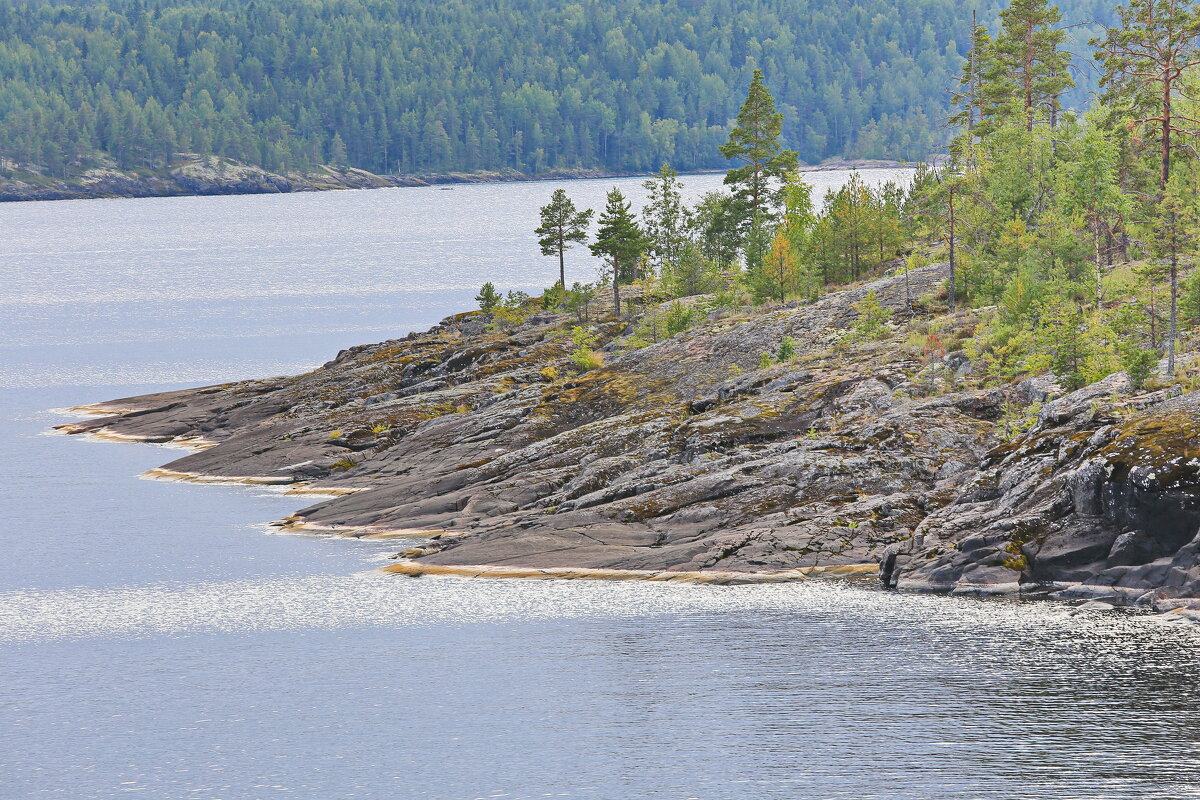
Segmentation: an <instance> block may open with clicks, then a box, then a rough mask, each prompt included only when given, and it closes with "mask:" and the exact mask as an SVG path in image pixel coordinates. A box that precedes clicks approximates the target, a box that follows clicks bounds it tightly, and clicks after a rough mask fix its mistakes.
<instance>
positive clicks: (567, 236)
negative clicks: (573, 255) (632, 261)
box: [534, 189, 594, 289]
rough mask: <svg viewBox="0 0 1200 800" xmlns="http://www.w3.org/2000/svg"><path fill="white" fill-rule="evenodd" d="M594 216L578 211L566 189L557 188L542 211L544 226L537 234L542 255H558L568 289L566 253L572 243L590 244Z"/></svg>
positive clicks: (560, 273)
mask: <svg viewBox="0 0 1200 800" xmlns="http://www.w3.org/2000/svg"><path fill="white" fill-rule="evenodd" d="M593 213H594V212H593V211H592V210H591V209H590V208H589V209H586V210H584V211H580V210H579V209H577V208H575V204H574V203H573V202H571V198H569V197H567V193H566V191H565V190H564V189H555V190H554V192H553V193H552V194H551V195H550V202H549V203H548V204H546V205H544V206H542V208H541V222H542V224H541V225H539V226H538V227H537V229H536V230H534V233H536V234H537V235H538V237H539V238H538V245H539V246H540V247H541V248H542V255H544V256H553V255H557V256H558V285H559V286H561V287H563V288H564V289H565V288H566V286H567V270H566V261H565V259H564V257H563V254H564V253H565V252H566V251H567V250H570V249H571V243H572V242H579V243H580V244H582V243H583V242H586V241H587V236H588V224H589V223H590V222H591V221H592V214H593Z"/></svg>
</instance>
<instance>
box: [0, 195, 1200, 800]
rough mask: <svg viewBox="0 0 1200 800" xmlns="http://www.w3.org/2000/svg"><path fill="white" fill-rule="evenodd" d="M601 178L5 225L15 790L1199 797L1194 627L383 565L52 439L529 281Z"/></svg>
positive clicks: (136, 205) (1050, 612)
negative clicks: (543, 207) (557, 198)
mask: <svg viewBox="0 0 1200 800" xmlns="http://www.w3.org/2000/svg"><path fill="white" fill-rule="evenodd" d="M865 176H866V177H867V178H868V179H875V180H877V179H880V178H883V177H893V174H890V173H885V172H884V171H879V172H867V173H865ZM810 178H811V179H812V180H813V181H814V182H815V181H818V180H821V181H829V182H833V181H836V180H842V179H844V176H842V175H832V174H829V173H818V174H816V175H812V176H810ZM686 181H687V183H688V185H689V187H690V191H691V192H693V194H695V193H699V192H700V191H703V190H707V189H709V188H715V187H716V186H717V185H718V184H719V181H720V178H719V176H696V177H691V178H687V179H686ZM612 183H614V181H565V182H555V183H541V184H536V183H535V184H511V185H484V186H469V187H455V189H454V190H453V191H444V190H442V189H438V188H431V189H397V190H381V191H371V192H335V193H325V194H308V195H286V196H271V197H262V196H260V197H218V198H171V199H162V200H130V201H69V202H63V203H43V204H26V205H19V206H14V205H9V206H4V207H0V215H2V216H0V220H2V221H0V227H2V228H3V230H4V232H5V236H6V239H7V240H8V241H10V242H11V243H12V245H11V249H12V251H13V253H14V254H15V255H13V256H12V260H11V261H10V263H12V264H13V265H14V268H13V270H12V271H11V281H10V283H11V288H10V289H9V290H8V291H7V292H6V295H5V297H4V298H2V299H0V354H3V358H2V359H0V458H2V459H3V463H5V464H7V465H8V469H7V470H6V477H5V482H6V484H5V486H4V491H3V492H2V493H0V498H2V499H0V503H2V504H3V506H4V508H5V509H6V511H7V513H6V515H5V517H6V521H7V523H8V524H7V525H5V526H4V528H3V529H0V537H3V553H4V559H3V562H0V769H2V770H3V773H4V775H5V779H4V783H3V789H0V797H4V798H9V797H12V798H40V797H63V798H72V800H77V799H82V798H112V797H119V796H123V795H125V794H126V793H133V794H134V795H139V794H140V795H141V796H143V797H151V798H156V799H157V798H193V797H207V798H223V799H224V800H243V799H245V800H249V799H250V798H263V797H275V796H281V797H296V798H312V800H327V799H330V798H371V799H375V798H379V799H380V800H382V799H383V798H408V797H413V798H437V799H438V800H443V799H444V800H458V799H459V798H485V797H486V798H492V797H503V798H541V797H569V798H587V799H588V800H609V799H610V798H641V797H647V798H704V799H705V800H708V799H709V798H716V799H717V800H725V799H726V798H728V799H729V800H735V799H737V800H741V799H743V798H747V799H749V798H755V799H756V800H757V799H758V798H781V800H782V799H783V798H789V799H790V798H803V799H809V798H811V799H812V800H818V799H824V798H837V797H845V798H854V800H864V799H866V798H880V800H882V799H883V798H887V799H888V800H891V799H893V798H914V800H915V799H916V798H920V799H921V800H951V799H952V798H953V799H954V800H960V799H961V800H966V799H967V798H1009V797H1012V798H1017V797H1022V798H1023V797H1037V798H1061V799H1062V800H1066V799H1067V798H1080V799H1083V798H1086V799H1087V800H1095V799H1097V798H1113V799H1114V800H1117V799H1119V800H1125V798H1129V799H1130V800H1132V798H1164V800H1165V799H1166V798H1173V799H1174V798H1188V797H1200V777H1197V776H1200V661H1198V659H1197V658H1196V654H1197V652H1198V651H1200V635H1197V634H1196V633H1195V632H1194V631H1192V630H1190V629H1177V628H1173V627H1169V626H1166V625H1163V624H1162V623H1161V622H1158V621H1156V620H1155V619H1154V618H1153V617H1150V616H1147V615H1141V614H1115V613H1099V612H1095V613H1093V612H1085V613H1081V614H1078V615H1076V616H1069V615H1068V609H1067V608H1066V607H1064V606H1061V605H1056V604H1052V603H1016V602H999V601H997V602H983V601H977V600H969V599H959V598H946V597H925V596H911V595H896V594H890V593H885V592H881V591H878V590H876V589H875V588H874V587H873V585H872V584H871V582H870V581H858V582H832V581H809V582H803V583H795V584H787V585H769V586H732V587H716V586H692V585H682V586H680V585H666V584H648V583H606V582H564V581H510V580H474V581H473V580H466V579H458V578H431V577H425V578H419V579H411V578H399V577H394V576H389V575H383V574H381V573H378V572H377V571H376V568H377V567H378V566H381V565H383V564H385V563H387V557H388V555H390V554H391V553H393V552H394V551H395V550H397V549H399V547H400V546H401V545H400V544H398V543H397V542H395V541H392V542H361V541H347V540H344V539H336V538H322V537H315V536H306V535H286V534H279V533H271V532H270V531H269V529H268V528H267V527H266V526H265V523H266V522H268V521H270V520H272V519H276V518H279V517H281V516H283V515H285V514H287V513H289V512H290V511H293V510H295V509H296V508H297V507H299V506H301V505H305V504H306V503H307V502H309V500H308V499H306V498H297V497H289V496H286V495H282V494H279V493H276V492H270V491H265V490H262V489H255V488H240V487H227V486H195V485H188V484H179V483H169V482H161V481H144V480H138V479H137V478H136V477H135V476H136V475H137V474H138V473H140V472H142V471H144V470H146V469H149V468H151V467H155V466H159V465H161V464H163V463H165V462H166V461H169V460H171V459H173V458H175V457H177V456H178V455H179V451H177V450H170V449H166V448H162V447H155V446H151V445H129V444H114V443H105V442H93V441H86V440H82V439H79V438H75V437H65V436H53V435H46V430H47V429H48V428H49V426H50V425H52V424H54V423H56V422H61V421H64V420H65V419H67V417H64V416H63V414H62V413H61V412H53V411H51V410H50V409H61V408H64V407H68V406H71V405H74V404H77V403H85V402H92V401H98V400H105V399H111V398H115V397H119V396H127V395H131V394H137V393H143V392H147V391H154V390H158V389H163V388H173V387H177V386H181V385H198V384H201V383H206V382H218V381H224V380H230V379H234V378H241V377H253V376H261V375H265V374H278V373H284V372H293V371H301V370H304V369H310V368H312V367H314V366H317V365H319V364H320V363H321V362H323V361H325V360H327V359H329V358H332V356H333V355H334V354H335V353H336V351H337V350H338V349H339V348H341V347H346V346H350V345H353V344H358V343H361V342H366V341H373V340H379V339H383V338H388V337H391V336H398V335H403V334H404V333H407V332H408V331H409V330H412V329H416V328H421V327H425V326H427V325H429V324H432V323H434V322H436V321H437V320H438V319H440V318H441V317H442V316H445V315H446V314H449V313H453V312H455V311H459V310H462V309H463V308H466V307H468V306H469V305H470V304H471V298H472V297H473V295H474V294H475V292H476V291H477V290H478V287H479V285H480V284H481V283H482V282H483V281H484V280H493V281H495V282H496V283H497V285H498V286H500V287H501V288H504V289H508V288H520V289H525V290H528V291H533V290H536V289H537V288H538V287H540V286H543V285H545V284H548V283H549V282H551V281H552V280H553V279H554V271H555V269H556V265H554V264H553V263H552V260H551V259H544V258H541V257H539V256H538V255H537V251H536V245H535V244H534V243H533V236H532V234H527V233H525V232H524V231H525V229H526V228H529V227H530V220H532V219H533V217H534V215H535V214H536V208H537V205H538V204H540V203H541V202H544V201H545V197H546V196H548V195H549V193H550V191H551V190H552V189H554V188H558V187H559V186H562V187H563V188H566V189H567V190H568V192H570V193H571V194H572V195H573V196H575V197H576V198H577V199H579V200H581V201H584V202H586V203H587V204H590V205H593V206H595V205H598V204H599V203H600V202H602V197H603V192H604V191H605V190H606V189H607V188H608V187H609V186H610V185H612ZM616 183H619V184H620V185H622V187H623V188H625V189H626V190H629V189H636V188H637V185H638V181H636V180H622V181H616ZM819 191H820V189H818V192H819ZM568 256H569V261H568V266H569V269H570V271H569V273H568V279H569V280H573V279H584V280H586V279H590V278H591V272H592V270H593V268H594V267H593V264H592V262H591V261H590V259H587V258H585V257H584V255H583V253H582V252H580V251H573V252H572V253H570V254H568Z"/></svg>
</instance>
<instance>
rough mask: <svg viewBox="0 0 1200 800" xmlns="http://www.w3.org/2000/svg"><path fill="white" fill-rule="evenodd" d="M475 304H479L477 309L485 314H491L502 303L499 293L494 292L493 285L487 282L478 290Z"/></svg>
mask: <svg viewBox="0 0 1200 800" xmlns="http://www.w3.org/2000/svg"><path fill="white" fill-rule="evenodd" d="M475 300H476V302H478V303H479V308H480V309H481V310H482V311H483V312H484V313H487V314H491V313H492V312H493V311H495V310H496V308H497V307H498V306H499V305H500V303H501V302H502V298H501V297H500V293H499V292H497V291H496V287H495V285H494V284H493V283H492V282H491V281H488V282H487V283H485V284H484V285H483V288H482V289H480V290H479V294H477V295H475Z"/></svg>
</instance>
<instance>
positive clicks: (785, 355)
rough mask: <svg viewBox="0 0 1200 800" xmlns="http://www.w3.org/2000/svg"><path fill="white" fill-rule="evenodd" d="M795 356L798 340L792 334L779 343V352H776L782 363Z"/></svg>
mask: <svg viewBox="0 0 1200 800" xmlns="http://www.w3.org/2000/svg"><path fill="white" fill-rule="evenodd" d="M795 357H796V340H795V339H793V338H792V337H790V336H785V337H783V341H782V342H780V343H779V352H778V353H776V354H775V360H776V361H778V362H780V363H781V364H782V363H785V362H787V361H791V360H792V359H793V358H795Z"/></svg>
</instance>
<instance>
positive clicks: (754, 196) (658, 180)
mask: <svg viewBox="0 0 1200 800" xmlns="http://www.w3.org/2000/svg"><path fill="white" fill-rule="evenodd" d="M782 124H783V114H782V112H780V111H779V110H778V108H777V106H776V104H775V100H774V98H773V97H772V95H771V93H770V92H769V91H768V90H767V87H766V83H765V80H764V76H763V74H762V72H761V71H759V70H755V71H754V73H753V74H752V76H751V80H750V86H749V90H748V92H747V96H746V99H745V101H744V102H743V103H742V105H741V108H740V109H739V111H738V114H737V116H736V119H735V125H734V126H733V129H732V130H731V131H730V133H729V136H728V138H727V140H726V142H725V143H724V144H723V145H721V147H720V149H719V152H720V153H721V155H722V156H723V157H724V158H725V159H727V160H728V161H732V162H734V164H735V166H734V167H733V168H732V169H730V170H729V171H728V172H727V174H726V176H725V181H724V182H725V185H726V187H727V190H726V191H720V192H710V193H708V194H706V195H705V196H704V197H702V198H701V199H700V200H699V201H698V202H697V203H696V204H695V205H693V206H688V205H687V204H686V203H684V200H683V194H682V190H681V189H682V187H681V185H680V182H679V178H678V174H677V172H676V171H675V170H674V169H673V168H672V167H671V166H670V165H669V164H665V163H664V164H663V165H662V167H661V168H660V169H659V171H658V173H657V174H656V175H654V176H653V177H651V178H650V179H648V180H647V181H646V182H645V183H644V184H643V185H644V186H645V188H646V190H647V201H646V204H645V206H644V207H643V208H642V209H641V210H640V211H639V212H637V213H635V212H634V211H633V210H632V207H631V204H630V202H629V200H628V199H627V198H626V197H625V196H624V194H623V193H622V192H621V191H620V189H618V188H616V187H614V188H613V189H612V190H610V191H609V192H608V194H607V197H606V202H605V206H604V208H603V209H602V210H601V211H600V214H599V216H598V217H597V218H596V221H597V223H598V230H597V231H596V233H595V237H594V238H591V237H590V233H589V228H590V224H591V222H592V219H593V216H595V212H594V210H593V209H582V210H581V209H579V208H577V207H576V205H575V203H574V202H573V201H572V200H571V199H570V197H569V196H568V195H567V192H566V191H565V190H564V189H561V188H560V189H556V190H554V192H553V193H552V194H551V197H550V202H549V203H547V204H546V205H545V206H543V207H542V208H541V210H540V218H539V223H540V224H539V225H538V227H537V228H536V230H535V233H536V234H537V236H538V244H539V246H540V249H541V253H542V255H545V256H551V257H554V258H555V259H556V260H557V263H558V274H559V280H558V283H557V284H556V285H555V287H553V288H552V289H550V290H549V291H548V292H547V293H546V294H545V295H544V296H543V305H544V306H546V307H560V306H563V305H567V304H569V303H571V302H574V303H575V304H576V306H579V303H580V302H581V301H580V298H581V297H582V298H586V299H590V298H591V297H592V296H593V294H594V293H595V292H596V291H597V290H598V288H599V287H598V286H591V285H582V284H579V283H576V284H575V285H574V286H572V287H570V288H568V287H567V286H566V278H565V275H566V272H565V267H564V264H565V258H566V253H567V251H569V250H570V249H571V248H572V247H573V246H574V245H578V244H587V247H588V248H589V250H590V251H591V253H592V254H593V255H595V256H597V257H599V258H601V259H602V263H603V264H604V267H603V274H602V276H601V280H600V286H602V287H604V288H606V289H607V290H608V291H611V293H612V297H613V305H614V307H615V311H616V313H617V314H618V315H620V314H621V302H622V301H621V287H622V286H627V285H629V284H632V283H637V282H643V283H646V284H653V290H652V293H653V294H656V295H660V296H662V297H664V298H668V299H669V298H682V297H689V296H694V295H698V294H706V293H724V294H725V295H727V297H726V299H725V300H724V301H723V302H727V303H737V302H741V300H742V299H745V300H746V301H747V302H765V301H769V300H774V301H779V302H783V301H785V300H788V299H792V298H802V299H814V298H815V297H816V296H818V295H819V294H820V292H821V290H822V288H823V287H825V286H828V285H832V284H837V283H845V282H848V281H852V280H856V279H858V278H860V277H862V276H864V275H867V274H869V273H870V272H871V271H872V270H874V269H876V268H877V267H878V266H879V265H880V264H882V263H884V262H886V261H890V260H893V259H895V258H896V256H897V253H898V252H899V251H900V249H901V248H902V247H903V246H904V245H905V244H906V243H907V241H908V238H909V237H910V235H911V228H912V226H911V224H910V222H909V220H910V218H911V217H912V214H911V213H909V206H910V204H911V201H912V198H911V197H910V194H909V192H908V191H906V189H905V188H904V187H902V186H900V185H898V184H896V183H893V182H888V183H885V184H883V185H882V186H880V187H878V188H871V187H869V186H868V185H867V184H866V182H865V181H864V180H863V179H862V177H861V176H860V175H859V174H858V173H857V172H852V174H851V176H850V180H849V181H848V182H847V183H846V184H845V185H844V186H843V187H841V188H840V189H839V190H837V191H836V192H831V193H830V194H829V195H828V196H827V197H826V198H825V199H824V201H823V203H822V205H821V207H820V208H817V207H816V205H815V202H814V198H813V196H812V187H811V186H810V185H809V184H808V183H806V182H805V181H804V179H803V177H802V174H801V173H800V172H799V171H798V161H799V159H798V155H797V153H796V152H795V151H793V150H789V149H786V148H785V147H784V146H783V140H782ZM589 239H591V240H590V242H589ZM478 299H479V301H480V304H481V307H482V308H484V310H486V311H489V312H493V311H495V310H496V309H498V308H504V307H506V304H507V308H508V310H510V311H511V310H514V309H516V308H519V307H521V306H522V305H527V303H526V301H527V299H528V298H526V297H524V296H523V295H518V294H510V297H509V298H507V299H506V298H503V297H501V296H500V295H499V293H498V292H497V291H496V289H495V287H494V286H492V285H491V284H490V283H489V284H487V285H486V286H485V287H484V289H483V291H481V293H480V296H479V298H478ZM583 305H584V306H586V301H584V302H583Z"/></svg>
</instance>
